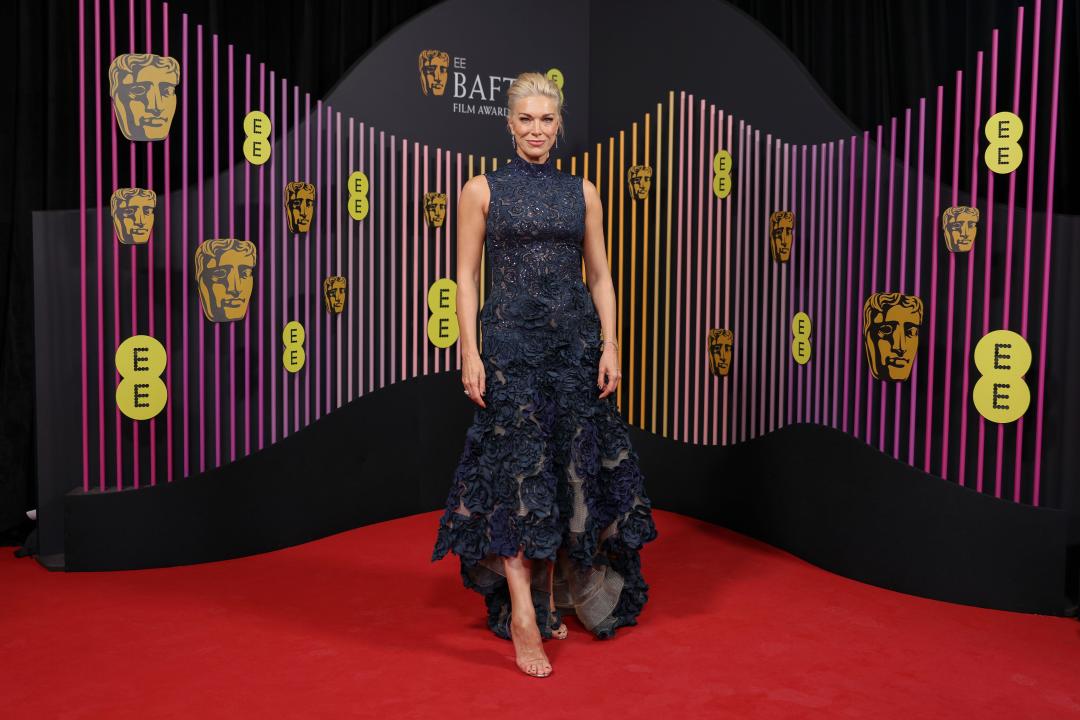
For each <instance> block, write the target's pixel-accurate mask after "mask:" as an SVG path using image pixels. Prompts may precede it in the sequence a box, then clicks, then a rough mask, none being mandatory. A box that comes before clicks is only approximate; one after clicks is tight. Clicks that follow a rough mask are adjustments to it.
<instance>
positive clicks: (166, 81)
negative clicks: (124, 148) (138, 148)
mask: <svg viewBox="0 0 1080 720" xmlns="http://www.w3.org/2000/svg"><path fill="white" fill-rule="evenodd" d="M179 84H180V63H178V62H177V61H176V59H175V58H171V57H162V56H161V55H153V54H151V53H130V54H126V55H118V56H117V57H116V58H115V59H114V60H113V61H112V63H111V64H110V65H109V97H110V98H111V99H112V106H113V115H114V117H115V118H116V125H117V127H119V128H120V132H121V133H123V135H124V137H125V138H127V139H128V140H164V139H165V138H167V137H168V136H169V128H170V127H172V121H173V117H175V116H176V86H177V85H179Z"/></svg>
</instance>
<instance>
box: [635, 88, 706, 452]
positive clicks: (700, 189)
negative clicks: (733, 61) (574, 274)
mask: <svg viewBox="0 0 1080 720" xmlns="http://www.w3.org/2000/svg"><path fill="white" fill-rule="evenodd" d="M709 117H710V121H711V118H712V113H709ZM709 137H710V139H711V138H712V133H711V132H710V133H709ZM704 177H705V100H704V99H703V100H701V102H700V105H699V111H698V173H697V188H696V190H697V192H695V193H694V195H695V200H696V202H697V248H695V250H696V256H697V257H696V261H695V263H694V264H695V265H696V266H697V268H696V273H695V280H694V295H695V296H696V302H695V306H696V309H695V311H694V313H695V314H694V321H693V322H692V323H691V325H690V327H691V329H692V332H693V339H692V340H691V341H690V342H689V343H688V345H689V347H692V348H694V353H693V358H692V360H693V364H692V370H691V373H692V374H693V378H694V386H693V396H694V414H693V416H692V418H693V420H692V422H693V438H692V442H693V443H695V444H697V442H698V431H699V430H700V429H701V332H702V330H701V328H702V326H703V325H704V324H705V320H704V316H703V315H702V312H703V308H702V301H703V297H702V296H703V295H704V293H703V292H702V290H703V287H702V280H701V266H702V265H704V264H705V260H704V259H703V258H702V252H703V251H704V246H705V245H706V243H708V239H707V238H706V237H705V221H704V217H703V215H702V213H703V211H704V209H705V202H704V192H705V181H704ZM630 208H631V209H630V211H631V212H634V206H633V204H631V206H630ZM619 264H620V266H621V265H622V264H623V263H622V258H621V257H620V259H619ZM688 384H689V383H688ZM688 407H689V405H688Z"/></svg>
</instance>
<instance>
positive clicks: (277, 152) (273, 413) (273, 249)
mask: <svg viewBox="0 0 1080 720" xmlns="http://www.w3.org/2000/svg"><path fill="white" fill-rule="evenodd" d="M261 69H262V63H260V72H261ZM268 83H269V86H270V104H269V109H270V112H269V113H268V115H270V133H271V135H270V143H271V144H270V183H269V186H268V187H267V189H266V194H265V195H263V194H262V192H261V190H262V185H261V184H260V197H261V198H262V202H264V203H266V208H265V209H264V210H263V213H262V214H263V215H267V216H269V219H270V275H269V277H270V279H269V280H268V281H267V284H269V285H270V332H269V333H268V335H267V338H266V344H265V346H264V347H265V348H266V358H267V359H266V367H268V368H270V372H269V375H270V382H269V385H270V444H271V445H273V444H274V443H276V442H277V421H278V403H277V388H278V379H279V377H278V374H277V373H276V372H274V370H275V369H276V368H277V367H278V363H277V362H276V361H275V360H276V358H277V355H278V353H279V352H284V345H283V344H282V343H281V331H280V330H279V328H280V327H281V326H282V325H284V323H283V322H282V323H280V324H279V322H278V318H277V289H278V286H279V285H278V274H277V238H278V234H277V226H278V222H279V221H281V220H283V218H282V217H281V216H282V212H281V211H280V210H279V211H277V212H275V209H276V208H277V204H278V203H279V202H281V197H280V195H277V194H276V193H275V190H280V189H281V187H282V186H281V185H279V183H278V180H277V174H276V173H275V172H274V170H275V167H276V166H277V163H278V158H281V161H282V162H284V161H285V159H286V156H287V155H288V153H287V152H286V151H285V135H284V133H282V132H281V126H282V125H283V124H284V123H285V118H286V115H285V111H284V110H285V108H284V95H282V112H281V115H280V116H278V114H277V113H276V112H275V108H276V107H277V73H276V72H274V71H273V70H271V71H270V75H269V80H268ZM259 179H260V182H261V180H262V175H261V174H260V176H259ZM281 245H282V247H284V246H285V239H284V237H282V241H281ZM282 260H283V261H284V258H282ZM280 287H281V288H282V293H281V294H282V296H284V295H285V291H284V287H285V285H284V283H282V284H281V286H280ZM282 319H283V320H284V314H283V316H282ZM259 345H263V343H262V341H260V342H259ZM286 374H287V371H286V370H285V369H284V368H282V370H281V376H285V375H286ZM284 396H285V391H284V389H283V390H282V399H283V400H284ZM260 420H261V413H260ZM261 428H262V426H261V425H260V432H259V449H260V450H261V449H262V447H263V446H262V439H263V435H262V429H261Z"/></svg>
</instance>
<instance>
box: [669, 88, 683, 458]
mask: <svg viewBox="0 0 1080 720" xmlns="http://www.w3.org/2000/svg"><path fill="white" fill-rule="evenodd" d="M685 134H686V93H685V92H680V93H679V198H678V204H677V205H676V207H677V208H678V213H677V217H676V225H675V227H676V237H677V240H676V260H675V298H676V300H675V392H674V393H673V398H672V403H673V405H674V408H673V410H674V412H673V413H672V418H673V420H672V437H673V438H674V439H675V440H681V439H682V436H681V435H680V434H679V430H680V429H681V427H682V424H681V423H680V422H679V420H680V419H681V418H682V414H681V412H680V410H681V407H680V405H681V403H680V402H679V399H680V397H681V393H682V385H681V384H680V381H681V379H682V378H681V372H680V370H681V369H682V363H681V362H680V359H681V355H682V306H683V304H684V301H683V296H682V267H683V262H682V251H683V185H684V184H685V176H684V175H683V168H684V166H685V164H686V138H685Z"/></svg>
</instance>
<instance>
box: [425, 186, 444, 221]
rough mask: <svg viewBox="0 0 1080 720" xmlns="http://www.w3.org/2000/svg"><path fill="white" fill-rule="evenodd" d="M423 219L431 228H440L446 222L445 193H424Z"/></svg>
mask: <svg viewBox="0 0 1080 720" xmlns="http://www.w3.org/2000/svg"><path fill="white" fill-rule="evenodd" d="M424 219H425V220H427V224H428V225H430V226H431V227H437V228H439V227H442V226H443V223H444V222H446V193H441V192H429V193H424Z"/></svg>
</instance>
